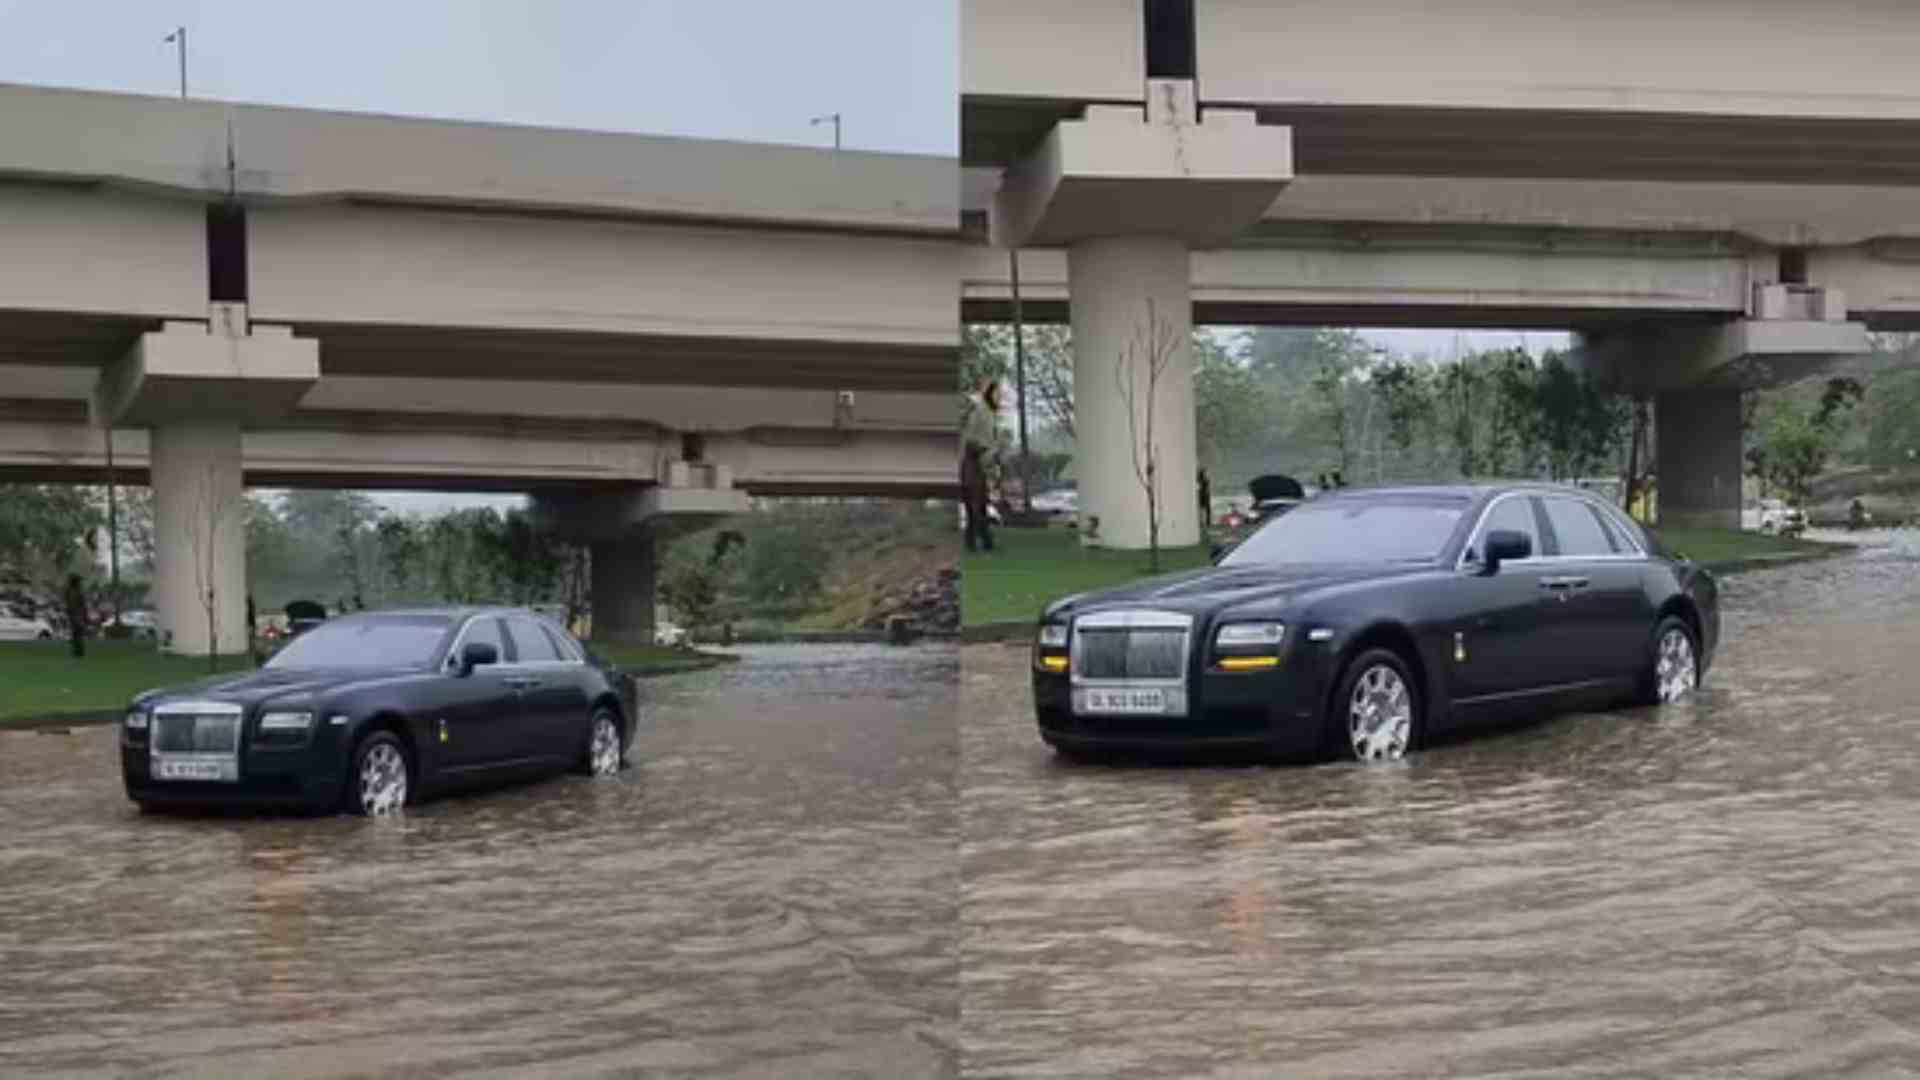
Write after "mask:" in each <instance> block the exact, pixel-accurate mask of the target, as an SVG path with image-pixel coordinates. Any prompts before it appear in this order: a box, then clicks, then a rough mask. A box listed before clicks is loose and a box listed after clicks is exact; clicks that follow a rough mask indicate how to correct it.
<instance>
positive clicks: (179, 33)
mask: <svg viewBox="0 0 1920 1080" xmlns="http://www.w3.org/2000/svg"><path fill="white" fill-rule="evenodd" d="M162 40H163V41H165V42H166V43H169V44H173V43H177V50H178V52H179V53H180V100H182V101H185V100H186V99H187V28H186V27H184V26H180V27H175V28H174V31H173V33H171V34H168V35H167V36H166V37H165V38H163V39H162Z"/></svg>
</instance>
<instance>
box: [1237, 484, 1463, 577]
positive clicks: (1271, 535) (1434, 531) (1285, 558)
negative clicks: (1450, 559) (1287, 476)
mask: <svg viewBox="0 0 1920 1080" xmlns="http://www.w3.org/2000/svg"><path fill="white" fill-rule="evenodd" d="M1466 508H1467V502H1466V500H1465V499H1457V498H1444V497H1438V496H1435V497H1419V496H1405V497H1393V498H1359V499H1355V498H1344V499H1328V500H1324V501H1320V500H1316V501H1313V502H1307V503H1302V504H1300V505H1299V506H1296V507H1294V508H1293V509H1292V510H1289V511H1287V512H1286V513H1285V514H1282V515H1280V516H1279V517H1277V518H1274V519H1272V520H1271V521H1270V522H1268V523H1267V524H1266V525H1265V526H1263V527H1261V529H1260V530H1259V531H1258V532H1255V533H1254V534H1253V535H1252V536H1249V537H1247V540H1246V542H1245V543H1243V544H1241V545H1240V546H1239V547H1237V548H1234V549H1233V551H1231V552H1229V553H1228V554H1227V556H1226V557H1225V558H1223V559H1221V560H1220V565H1222V566H1252V565H1256V564H1293V565H1333V564H1353V563H1415V562H1432V561H1434V560H1436V559H1438V558H1439V557H1440V549H1442V548H1444V547H1446V546H1447V538H1448V537H1450V536H1452V535H1453V530H1454V526H1456V525H1457V524H1459V522H1460V515H1461V514H1462V513H1464V512H1465V511H1466Z"/></svg>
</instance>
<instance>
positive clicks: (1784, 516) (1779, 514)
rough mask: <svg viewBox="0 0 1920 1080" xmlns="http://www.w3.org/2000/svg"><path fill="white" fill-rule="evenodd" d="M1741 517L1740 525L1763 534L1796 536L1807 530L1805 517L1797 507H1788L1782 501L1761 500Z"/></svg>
mask: <svg viewBox="0 0 1920 1080" xmlns="http://www.w3.org/2000/svg"><path fill="white" fill-rule="evenodd" d="M1741 517H1742V518H1743V519H1744V520H1743V521H1742V522H1741V524H1742V525H1744V526H1746V527H1747V528H1748V529H1749V530H1757V531H1759V532H1763V533H1776V534H1779V535H1781V536H1798V535H1799V534H1800V533H1803V532H1805V531H1806V529H1807V515H1805V514H1803V513H1801V512H1800V509H1799V508H1798V507H1795V506H1788V505H1787V503H1786V501H1785V500H1783V499H1761V500H1760V503H1759V505H1758V506H1755V507H1751V508H1749V509H1748V510H1747V511H1746V513H1744V514H1742V515H1741Z"/></svg>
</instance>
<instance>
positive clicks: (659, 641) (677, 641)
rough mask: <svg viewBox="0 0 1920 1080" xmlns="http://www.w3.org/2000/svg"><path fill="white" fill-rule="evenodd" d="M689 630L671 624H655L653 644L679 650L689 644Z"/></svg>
mask: <svg viewBox="0 0 1920 1080" xmlns="http://www.w3.org/2000/svg"><path fill="white" fill-rule="evenodd" d="M690 640H691V639H690V638H689V637H688V635H687V628H686V627H684V626H679V625H676V624H674V623H670V622H662V623H657V624H655V626H654V628H653V643H654V644H655V645H659V646H662V647H664V648H669V649H678V648H681V647H683V646H685V645H687V644H688V643H689V641H690Z"/></svg>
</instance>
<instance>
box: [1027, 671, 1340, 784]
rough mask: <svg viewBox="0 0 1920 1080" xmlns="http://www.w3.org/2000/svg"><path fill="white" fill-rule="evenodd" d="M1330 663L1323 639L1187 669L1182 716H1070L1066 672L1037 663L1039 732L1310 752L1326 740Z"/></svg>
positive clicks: (1071, 742) (1088, 742)
mask: <svg viewBox="0 0 1920 1080" xmlns="http://www.w3.org/2000/svg"><path fill="white" fill-rule="evenodd" d="M1332 666H1333V663H1332V657H1331V656H1330V655H1329V654H1328V651H1327V649H1326V648H1325V647H1324V646H1322V645H1320V644H1306V645H1304V646H1299V647H1293V646H1289V647H1287V648H1286V649H1284V650H1283V653H1282V656H1281V658H1280V665H1279V666H1278V667H1277V668H1275V669H1273V670H1271V671H1260V672H1235V673H1228V672H1220V671H1214V670H1210V669H1209V670H1190V671H1189V672H1188V675H1187V679H1186V685H1187V702H1188V707H1187V715H1185V716H1080V715H1075V713H1074V711H1073V685H1072V681H1071V679H1070V678H1069V677H1068V676H1067V675H1065V674H1051V673H1048V672H1043V671H1038V670H1036V671H1034V672H1033V701H1034V714H1035V719H1036V720H1037V721H1038V723H1039V727H1040V737H1041V738H1042V739H1043V740H1045V741H1046V742H1047V743H1048V744H1049V745H1051V746H1057V747H1060V748H1063V749H1079V750H1110V751H1119V752H1138V753H1189V752H1214V751H1234V752H1259V753H1265V754H1272V755H1274V756H1278V757H1287V758H1305V757H1312V756H1315V755H1317V754H1318V753H1319V751H1320V750H1321V748H1322V747H1323V746H1324V745H1325V739H1324V735H1325V730H1326V729H1325V724H1324V720H1323V718H1324V716H1325V712H1326V702H1327V699H1328V696H1329V694H1330V693H1331V687H1330V683H1329V679H1330V674H1329V672H1330V669H1331V668H1332ZM1194 667H1195V668H1196V669H1197V665H1194Z"/></svg>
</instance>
